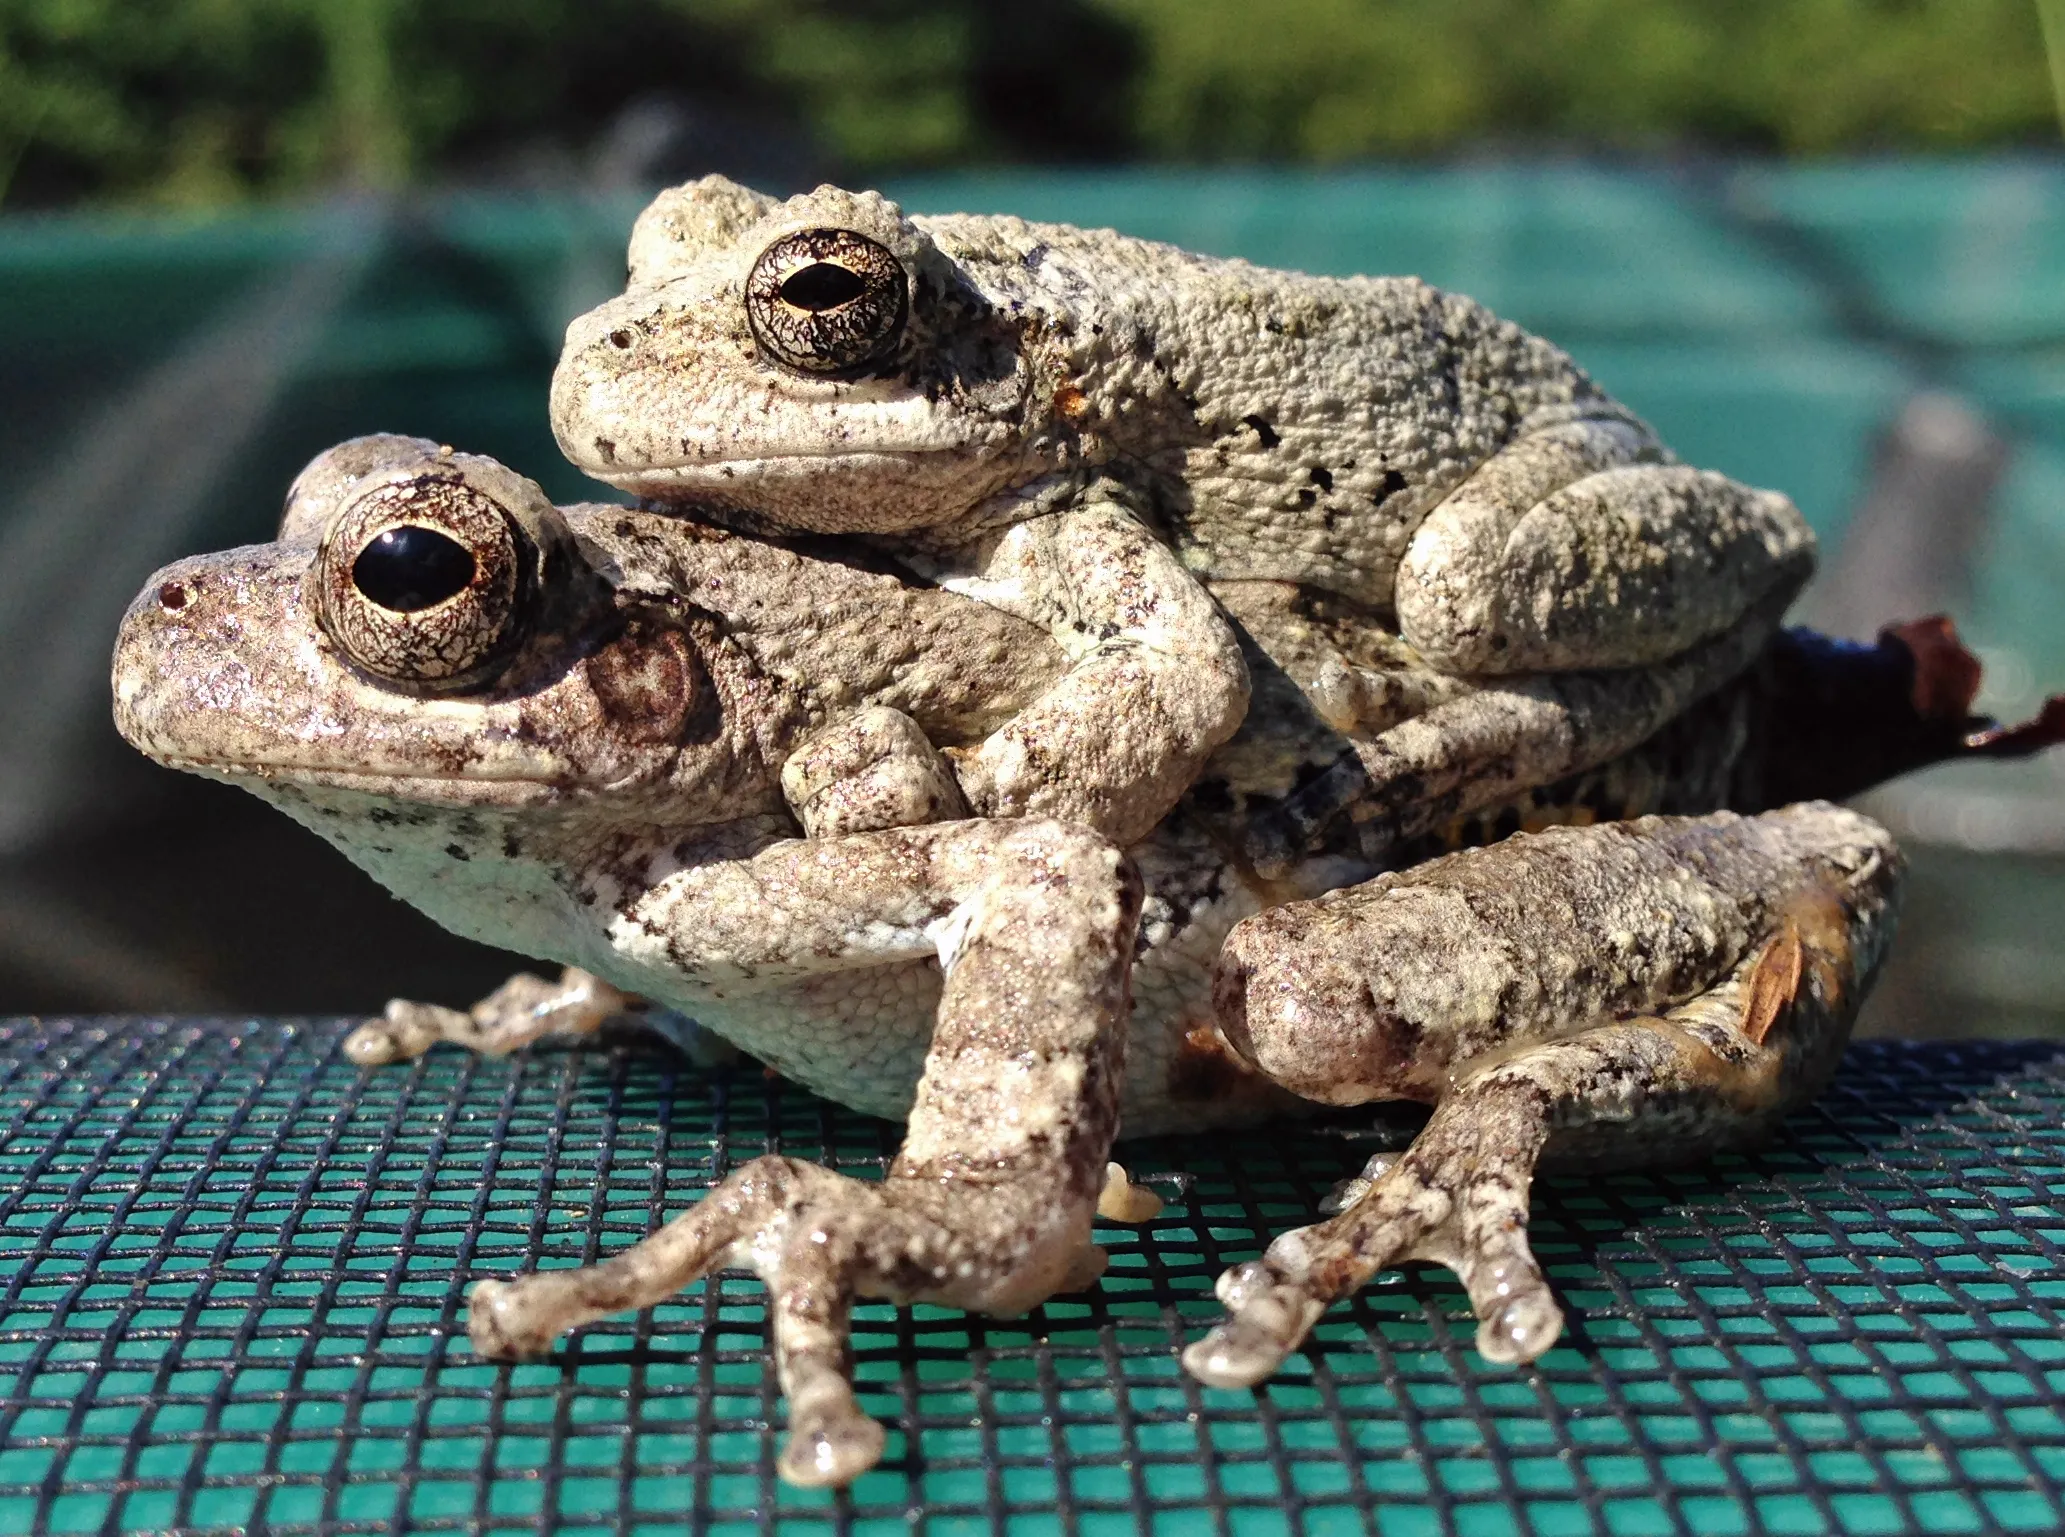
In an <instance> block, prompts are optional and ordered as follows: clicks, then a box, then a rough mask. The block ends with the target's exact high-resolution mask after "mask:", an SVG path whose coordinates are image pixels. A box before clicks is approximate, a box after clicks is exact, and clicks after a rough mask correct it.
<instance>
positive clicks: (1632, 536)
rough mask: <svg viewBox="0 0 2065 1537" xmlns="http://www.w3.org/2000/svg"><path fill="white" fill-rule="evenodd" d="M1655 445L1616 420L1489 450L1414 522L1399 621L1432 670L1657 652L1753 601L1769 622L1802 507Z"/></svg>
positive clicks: (1520, 668)
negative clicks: (1674, 457)
mask: <svg viewBox="0 0 2065 1537" xmlns="http://www.w3.org/2000/svg"><path fill="white" fill-rule="evenodd" d="M1665 458H1666V456H1665V455H1664V453H1663V451H1662V449H1661V448H1660V447H1658V446H1657V444H1656V443H1655V440H1654V439H1653V438H1651V437H1650V436H1649V435H1648V433H1647V432H1646V430H1644V429H1641V428H1639V427H1637V426H1636V425H1634V424H1633V423H1630V422H1625V421H1616V420H1599V421H1577V422H1568V423H1564V424H1561V425H1558V426H1555V427H1549V428H1544V429H1541V430H1539V431H1536V432H1533V433H1530V434H1528V435H1527V436H1525V437H1522V438H1520V439H1519V440H1517V441H1516V442H1514V443H1513V444H1511V445H1510V446H1508V447H1507V448H1505V449H1502V450H1501V451H1500V452H1499V453H1497V454H1496V455H1494V456H1493V457H1492V458H1491V459H1489V460H1488V461H1486V462H1485V463H1484V465H1482V466H1481V467H1480V468H1479V469H1478V470H1477V471H1476V472H1475V473H1474V474H1473V475H1472V476H1471V477H1470V478H1469V479H1468V480H1466V481H1464V482H1463V484H1462V485H1460V486H1458V487H1457V488H1456V489H1455V491H1454V492H1452V493H1451V494H1450V495H1449V496H1448V497H1447V498H1446V499H1445V500H1444V501H1443V502H1442V503H1441V504H1440V505H1439V506H1437V507H1436V508H1435V509H1434V510H1433V512H1431V513H1430V514H1428V516H1427V518H1426V521H1425V522H1423V523H1422V524H1421V525H1420V527H1419V529H1418V530H1417V531H1416V532H1415V533H1414V535H1413V538H1412V542H1411V543H1410V544H1409V545H1408V546H1407V548H1406V552H1405V558H1404V560H1403V561H1402V562H1401V563H1400V565H1399V569H1398V579H1397V587H1396V591H1395V599H1396V603H1397V610H1398V625H1399V631H1400V633H1401V634H1403V635H1404V637H1405V638H1406V639H1407V640H1408V641H1409V642H1411V644H1412V645H1413V646H1414V648H1415V649H1417V650H1418V651H1419V653H1420V654H1421V656H1423V657H1424V658H1426V660H1427V661H1429V662H1430V663H1432V664H1433V665H1434V666H1436V667H1439V668H1441V669H1443V670H1444V671H1448V672H1454V673H1462V674H1482V673H1498V674H1512V673H1527V672H1549V671H1565V670H1569V669H1575V668H1594V667H1632V666H1638V665H1641V664H1644V663H1649V662H1657V661H1661V660H1663V659H1664V658H1666V657H1670V656H1675V655H1677V654H1678V653H1679V652H1682V651H1684V650H1685V649H1686V648H1687V647H1689V646H1692V645H1694V644H1696V643H1697V642H1699V641H1702V640H1705V639H1708V638H1709V637H1712V636H1715V635H1718V634H1720V633H1721V632H1722V631H1724V630H1726V629H1728V628H1729V627H1730V626H1731V625H1733V624H1735V623H1736V622H1737V621H1738V620H1739V619H1740V618H1741V617H1742V616H1743V615H1744V614H1746V613H1748V612H1750V611H1751V610H1752V609H1757V608H1762V609H1765V610H1767V611H1769V612H1770V613H1772V615H1773V616H1774V617H1773V619H1772V620H1771V621H1770V623H1771V624H1773V625H1775V624H1776V617H1775V616H1776V615H1777V614H1778V613H1780V612H1782V611H1783V609H1784V607H1785V603H1786V602H1787V601H1788V600H1790V598H1791V597H1792V596H1793V595H1794V594H1796V593H1797V592H1798V591H1799V589H1800V587H1801V586H1803V585H1804V584H1805V582H1806V580H1807V578H1808V576H1809V575H1810V574H1812V571H1813V565H1814V536H1813V533H1812V531H1811V530H1810V529H1809V528H1808V527H1807V524H1806V521H1805V520H1804V519H1803V518H1802V517H1801V516H1800V514H1799V511H1798V509H1797V508H1795V507H1794V506H1793V504H1792V503H1791V502H1789V501H1787V500H1786V499H1785V498H1784V497H1783V496H1780V495H1778V494H1777V493H1776V492H1772V491H1755V490H1751V489H1750V488H1749V487H1746V486H1742V485H1738V484H1736V483H1735V482H1734V481H1732V480H1729V479H1728V478H1727V477H1725V476H1722V475H1716V474H1713V473H1711V472H1708V471H1704V470H1694V469H1690V468H1687V467H1686V466H1684V465H1680V464H1672V463H1667V462H1663V461H1664V459H1665ZM1774 595H1775V596H1776V597H1777V598H1778V601H1777V602H1776V603H1775V604H1774V603H1772V602H1771V601H1770V600H1771V599H1772V598H1773V597H1774Z"/></svg>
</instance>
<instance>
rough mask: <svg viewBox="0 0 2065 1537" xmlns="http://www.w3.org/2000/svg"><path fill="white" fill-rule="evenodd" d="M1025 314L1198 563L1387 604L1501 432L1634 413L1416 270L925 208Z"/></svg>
mask: <svg viewBox="0 0 2065 1537" xmlns="http://www.w3.org/2000/svg"><path fill="white" fill-rule="evenodd" d="M923 222H924V223H925V224H926V226H927V228H928V230H929V232H930V233H931V234H932V235H933V238H934V239H935V240H936V241H938V243H939V245H940V247H941V248H942V249H943V250H945V251H947V252H948V253H949V254H950V255H952V256H953V257H954V258H955V259H956V260H957V261H958V262H959V263H960V264H961V265H962V267H963V268H964V270H966V271H968V272H969V273H970V275H971V276H972V277H973V278H974V279H975V280H976V281H977V283H978V284H979V285H980V286H981V287H983V288H984V289H985V290H986V293H987V296H988V297H989V298H990V299H991V300H992V302H995V303H998V304H1000V305H1001V306H1003V307H1005V308H1007V309H1008V308H1016V309H1019V310H1021V311H1022V312H1024V313H1026V314H1027V315H1029V316H1032V317H1036V319H1035V321H1034V323H1033V325H1032V326H1031V328H1029V330H1028V338H1029V340H1028V350H1029V351H1031V352H1036V353H1037V352H1040V351H1042V350H1044V353H1045V361H1046V363H1047V368H1048V371H1049V372H1050V373H1051V374H1052V375H1053V377H1054V379H1055V381H1056V383H1055V385H1054V387H1055V388H1056V389H1062V388H1066V389H1072V390H1075V391H1077V392H1079V396H1071V397H1070V399H1071V403H1072V406H1073V408H1074V411H1075V413H1076V414H1077V415H1078V417H1079V419H1080V428H1081V434H1082V443H1083V449H1084V455H1085V457H1086V458H1087V459H1089V460H1090V461H1091V462H1093V463H1102V464H1105V465H1107V466H1108V467H1110V468H1111V469H1112V470H1113V471H1114V472H1116V473H1119V474H1121V475H1123V476H1126V477H1127V478H1133V479H1137V480H1139V481H1140V482H1142V484H1143V488H1144V489H1146V490H1147V491H1148V492H1149V493H1150V494H1151V496H1152V497H1153V499H1154V501H1155V504H1156V507H1157V510H1158V511H1159V513H1160V515H1161V516H1162V518H1163V519H1164V520H1165V522H1166V524H1167V526H1168V528H1169V530H1170V533H1171V536H1172V538H1173V539H1174V540H1175V542H1176V543H1177V545H1178V546H1179V547H1180V548H1181V549H1182V550H1183V552H1184V556H1185V559H1186V561H1187V562H1188V563H1189V564H1190V565H1191V566H1192V568H1193V569H1195V570H1196V571H1197V572H1198V573H1199V574H1200V575H1202V576H1207V577H1215V578H1222V579H1227V580H1270V581H1290V582H1301V583H1311V584H1315V585H1318V586H1321V587H1324V588H1328V589H1330V590H1332V591H1336V592H1340V593H1343V594H1346V595H1348V596H1351V597H1355V598H1358V599H1361V600H1362V601H1365V602H1374V603H1378V604H1388V602H1389V600H1390V595H1391V587H1392V577H1393V573H1394V572H1395V571H1396V569H1397V565H1398V562H1399V559H1400V557H1401V555H1402V554H1403V552H1404V548H1405V545H1406V542H1407V540H1408V539H1409V538H1410V537H1411V535H1412V531H1413V530H1414V529H1415V528H1416V527H1417V526H1418V525H1419V523H1420V521H1421V519H1422V518H1424V517H1425V516H1426V514H1427V512H1428V511H1429V510H1430V509H1431V508H1432V507H1433V506H1434V505H1435V504H1436V503H1438V502H1439V501H1440V500H1441V499H1442V497H1444V496H1446V495H1447V494H1448V492H1450V491H1451V490H1453V489H1454V488H1455V487H1456V486H1457V485H1459V484H1460V483H1461V482H1462V481H1463V480H1464V479H1465V478H1466V477H1467V476H1468V475H1469V473H1470V472H1471V471H1472V470H1473V469H1475V468H1476V467H1477V466H1478V465H1480V464H1482V463H1483V462H1484V461H1485V460H1486V459H1488V458H1489V457H1491V455H1492V454H1494V453H1496V452H1497V451H1498V450H1499V449H1500V448H1503V447H1504V446H1505V445H1506V444H1508V443H1510V442H1512V441H1513V440H1514V439H1515V438H1516V437H1518V436H1520V435H1521V434H1522V433H1523V432H1525V431H1528V430H1530V429H1531V428H1533V427H1536V426H1544V425H1548V424H1550V423H1553V422H1556V421H1562V420H1568V419H1571V418H1573V417H1577V416H1610V417H1614V418H1617V419H1623V420H1631V419H1632V418H1630V417H1629V416H1628V413H1627V412H1625V411H1624V410H1623V409H1622V408H1620V407H1619V406H1617V405H1615V404H1614V403H1613V402H1612V401H1611V399H1610V398H1608V397H1607V396H1606V395H1605V394H1604V392H1602V391H1601V390H1600V389H1599V388H1598V387H1597V386H1596V385H1595V384H1593V382H1592V381H1591V380H1590V378H1588V377H1587V376H1586V375H1585V373H1584V372H1583V370H1582V369H1580V368H1579V367H1578V366H1577V364H1576V363H1575V362H1573V361H1572V360H1571V358H1570V356H1569V355H1568V354H1567V353H1565V352H1564V351H1563V350H1562V349H1560V348H1558V347H1556V346H1554V345H1553V344H1551V343H1549V342H1546V341H1544V340H1542V339H1541V338H1539V337H1537V336H1533V335H1531V334H1530V333H1528V332H1527V331H1525V330H1523V329H1522V328H1521V327H1519V326H1517V325H1514V324H1512V323H1511V322H1509V321H1504V320H1501V319H1499V318H1498V317H1497V316H1496V315H1494V314H1492V313H1491V312H1490V311H1489V310H1487V309H1486V308H1485V307H1484V306H1483V305H1481V304H1478V303H1477V302H1476V301H1475V300H1472V299H1469V298H1466V297H1464V296H1462V295H1460V294H1453V293H1448V292H1445V291H1443V290H1441V289H1438V288H1435V287H1433V286H1431V285H1429V284H1427V283H1424V282H1422V281H1420V280H1419V279H1418V278H1411V277H1349V278H1334V277H1313V276H1309V275H1307V274H1304V273H1299V272H1288V271H1281V270H1276V269H1272V268H1266V267H1257V266H1254V265H1252V264H1251V263H1248V262H1244V261H1236V260H1228V259H1223V258H1218V257H1209V256H1199V255H1196V254H1193V253H1191V252H1186V251H1182V250H1179V249H1178V248H1176V247H1174V246H1169V245H1163V244H1159V243H1157V242H1154V241H1147V240H1139V239H1135V238H1133V237H1130V236H1125V235H1120V234H1116V233H1114V232H1113V231H1110V230H1082V229H1076V228H1073V227H1071V226H1067V225H1052V224H1032V223H1028V222H1026V221H1023V220H1018V219H1009V218H981V217H973V216H965V215H963V216H954V217H950V218H942V219H933V220H926V221H923Z"/></svg>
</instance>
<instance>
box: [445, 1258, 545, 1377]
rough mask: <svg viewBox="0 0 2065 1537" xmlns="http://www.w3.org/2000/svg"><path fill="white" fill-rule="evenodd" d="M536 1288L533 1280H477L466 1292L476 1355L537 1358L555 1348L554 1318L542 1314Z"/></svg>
mask: <svg viewBox="0 0 2065 1537" xmlns="http://www.w3.org/2000/svg"><path fill="white" fill-rule="evenodd" d="M537 1279H539V1278H538V1277H532V1278H531V1280H537ZM544 1279H547V1280H549V1279H550V1277H545V1278H544ZM533 1290H535V1288H534V1287H532V1286H531V1284H530V1282H529V1281H476V1282H475V1283H474V1286H473V1290H472V1291H470V1292H468V1293H467V1294H466V1337H467V1339H468V1340H469V1341H470V1342H471V1343H472V1345H473V1350H474V1353H475V1354H476V1355H480V1356H484V1357H486V1358H487V1359H488V1360H490V1361H535V1360H537V1359H538V1358H539V1357H540V1356H543V1355H545V1354H547V1353H549V1352H550V1351H551V1349H552V1340H553V1336H554V1334H555V1333H556V1332H557V1331H556V1330H555V1329H553V1328H552V1327H551V1319H550V1318H545V1319H541V1318H540V1317H539V1316H538V1315H539V1309H538V1308H537V1307H536V1305H535V1301H534V1299H533V1298H532V1296H531V1293H532V1291H533Z"/></svg>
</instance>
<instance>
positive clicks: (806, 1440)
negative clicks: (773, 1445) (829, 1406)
mask: <svg viewBox="0 0 2065 1537" xmlns="http://www.w3.org/2000/svg"><path fill="white" fill-rule="evenodd" d="M791 1426H792V1428H791V1429H790V1431H789V1439H788V1440H787V1441H785V1442H784V1443H783V1444H782V1454H781V1457H780V1459H779V1462H778V1464H777V1465H778V1467H779V1468H780V1470H781V1475H782V1477H783V1478H785V1479H787V1480H788V1481H789V1482H790V1483H792V1484H795V1485H797V1486H798V1487H799V1488H804V1489H838V1488H843V1487H844V1486H845V1485H847V1484H850V1483H852V1482H853V1481H854V1480H855V1479H856V1478H858V1477H860V1476H861V1474H863V1473H865V1472H867V1470H868V1469H869V1468H871V1467H873V1466H874V1465H875V1464H876V1463H878V1462H880V1461H881V1460H882V1448H883V1447H884V1446H885V1445H887V1444H888V1440H889V1435H888V1432H887V1431H885V1430H883V1429H882V1427H881V1426H880V1425H877V1424H876V1423H875V1422H874V1421H873V1420H871V1419H869V1418H868V1417H867V1416H866V1415H865V1414H862V1413H861V1412H860V1411H859V1410H858V1409H856V1410H855V1411H854V1412H853V1413H852V1414H850V1415H842V1416H840V1417H838V1418H837V1419H836V1420H830V1421H827V1422H826V1423H824V1424H821V1425H814V1426H812V1427H811V1428H809V1429H808V1430H805V1429H803V1428H802V1427H801V1425H800V1424H799V1423H798V1422H797V1421H796V1420H795V1417H794V1416H791Z"/></svg>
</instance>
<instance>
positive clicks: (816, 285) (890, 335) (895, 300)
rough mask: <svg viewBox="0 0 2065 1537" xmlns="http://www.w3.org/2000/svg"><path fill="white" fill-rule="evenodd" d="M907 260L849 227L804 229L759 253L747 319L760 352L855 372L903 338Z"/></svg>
mask: <svg viewBox="0 0 2065 1537" xmlns="http://www.w3.org/2000/svg"><path fill="white" fill-rule="evenodd" d="M909 314H910V297H909V288H908V284H907V282H906V280H905V278H904V272H903V263H901V262H899V261H898V260H897V259H896V255H895V253H894V252H892V251H891V250H890V249H889V248H888V247H887V246H885V245H882V244H880V243H878V242H876V241H873V240H870V239H868V237H867V236H865V235H857V234H855V233H854V232H853V231H852V230H845V229H805V230H798V231H796V232H795V233H794V234H793V235H784V236H783V237H782V238H781V239H779V240H777V241H776V242H775V243H774V244H773V245H771V246H769V247H768V248H767V249H766V250H764V251H762V252H761V253H760V258H759V260H758V261H756V262H754V263H753V271H752V273H751V275H750V276H748V277H747V279H746V323H747V324H748V325H749V326H751V327H752V330H753V340H754V341H755V342H757V343H758V344H759V346H760V350H761V351H762V352H764V353H766V354H767V355H768V356H769V357H771V358H773V359H774V361H775V362H777V363H780V364H782V365H783V366H784V367H788V368H793V369H795V370H797V371H798V372H800V373H806V374H849V373H857V372H859V371H860V370H862V369H864V368H867V367H868V366H870V365H871V364H876V363H880V362H881V361H883V360H884V359H885V358H887V357H889V356H890V355H891V354H892V353H894V352H895V351H896V349H897V346H898V344H899V343H900V342H901V341H902V340H903V327H904V321H905V319H906V318H907V317H908V316H909Z"/></svg>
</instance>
